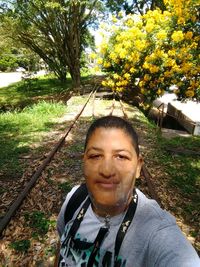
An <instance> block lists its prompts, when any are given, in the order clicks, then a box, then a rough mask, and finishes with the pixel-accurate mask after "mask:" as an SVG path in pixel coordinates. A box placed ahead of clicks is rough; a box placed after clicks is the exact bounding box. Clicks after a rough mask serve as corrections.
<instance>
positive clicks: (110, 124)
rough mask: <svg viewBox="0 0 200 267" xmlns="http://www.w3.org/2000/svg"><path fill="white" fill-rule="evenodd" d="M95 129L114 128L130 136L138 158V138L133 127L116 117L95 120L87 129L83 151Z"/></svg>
mask: <svg viewBox="0 0 200 267" xmlns="http://www.w3.org/2000/svg"><path fill="white" fill-rule="evenodd" d="M97 128H116V129H121V130H123V131H124V132H125V133H126V134H128V136H130V138H131V141H132V145H133V147H134V149H135V151H136V154H137V156H139V145H138V136H137V133H136V132H135V130H134V129H133V126H132V125H131V124H130V122H128V121H127V120H125V119H122V118H120V117H117V116H105V117H101V118H99V119H97V120H95V121H94V122H93V123H92V124H91V125H90V127H89V129H88V132H87V134H86V139H85V147H84V151H85V149H86V147H87V144H88V142H89V139H90V137H91V136H92V134H93V133H94V131H95V130H96V129H97Z"/></svg>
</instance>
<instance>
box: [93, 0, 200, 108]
mask: <svg viewBox="0 0 200 267" xmlns="http://www.w3.org/2000/svg"><path fill="white" fill-rule="evenodd" d="M165 5H166V8H167V9H166V10H165V11H161V10H160V9H155V10H153V11H152V10H150V11H148V12H147V13H146V14H144V15H128V16H125V17H123V16H122V17H121V18H119V19H116V18H113V25H112V26H111V28H110V29H109V30H110V31H111V32H112V34H111V37H110V38H109V40H104V41H103V42H102V45H101V49H100V58H99V59H98V60H97V63H98V64H99V65H100V66H101V67H102V68H103V70H104V71H107V72H109V77H108V78H107V79H106V80H104V81H103V85H104V86H107V87H110V88H111V89H112V90H114V91H118V92H126V91H129V92H131V93H132V94H133V95H135V96H138V95H140V99H141V103H140V104H141V105H142V106H143V108H149V107H150V105H151V103H152V101H153V100H154V99H155V98H156V97H158V96H160V95H162V94H163V93H164V91H167V90H169V88H170V86H171V85H175V86H176V88H177V89H175V93H176V94H177V95H178V97H179V99H185V98H193V99H196V100H199V99H200V87H199V71H200V67H199V51H198V42H199V40H200V38H199V36H198V27H199V24H198V21H197V1H196V0H187V1H185V0H176V1H175V0H165ZM107 31H108V29H107Z"/></svg>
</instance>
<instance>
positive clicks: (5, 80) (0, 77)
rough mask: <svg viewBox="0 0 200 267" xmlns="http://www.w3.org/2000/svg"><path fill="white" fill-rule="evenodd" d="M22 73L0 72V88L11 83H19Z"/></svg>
mask: <svg viewBox="0 0 200 267" xmlns="http://www.w3.org/2000/svg"><path fill="white" fill-rule="evenodd" d="M21 77H22V72H8V73H4V72H0V87H4V86H8V85H9V84H11V83H15V82H19V81H20V80H21Z"/></svg>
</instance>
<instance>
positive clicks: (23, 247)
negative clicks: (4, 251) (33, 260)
mask: <svg viewBox="0 0 200 267" xmlns="http://www.w3.org/2000/svg"><path fill="white" fill-rule="evenodd" d="M30 246H31V242H30V240H28V239H23V240H17V241H14V242H12V243H10V248H12V249H14V250H16V251H18V252H27V251H28V249H29V248H30Z"/></svg>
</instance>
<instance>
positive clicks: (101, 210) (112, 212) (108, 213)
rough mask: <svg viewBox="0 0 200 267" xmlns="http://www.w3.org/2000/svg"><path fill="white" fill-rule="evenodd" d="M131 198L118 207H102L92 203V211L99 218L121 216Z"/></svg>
mask: <svg viewBox="0 0 200 267" xmlns="http://www.w3.org/2000/svg"><path fill="white" fill-rule="evenodd" d="M132 198H133V196H131V197H130V198H129V199H128V200H127V202H126V203H124V205H120V206H117V205H115V206H111V207H110V206H104V205H99V204H97V203H94V202H93V203H92V209H93V211H94V212H95V213H96V214H97V215H98V216H100V217H113V216H116V215H118V214H121V213H123V212H125V211H126V210H127V209H128V206H129V204H130V202H131V200H132Z"/></svg>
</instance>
